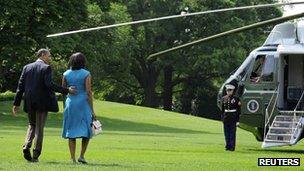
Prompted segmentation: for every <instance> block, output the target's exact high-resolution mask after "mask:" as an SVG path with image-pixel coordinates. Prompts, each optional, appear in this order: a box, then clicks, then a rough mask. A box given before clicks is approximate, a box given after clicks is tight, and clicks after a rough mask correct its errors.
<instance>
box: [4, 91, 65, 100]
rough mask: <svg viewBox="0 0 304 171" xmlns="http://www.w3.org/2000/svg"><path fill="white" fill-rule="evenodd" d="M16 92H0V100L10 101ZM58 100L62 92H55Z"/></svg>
mask: <svg viewBox="0 0 304 171" xmlns="http://www.w3.org/2000/svg"><path fill="white" fill-rule="evenodd" d="M15 95H16V93H14V92H11V91H6V92H4V93H0V101H12V100H14V98H15ZM56 96H57V99H58V101H62V99H63V96H62V94H59V93H56Z"/></svg>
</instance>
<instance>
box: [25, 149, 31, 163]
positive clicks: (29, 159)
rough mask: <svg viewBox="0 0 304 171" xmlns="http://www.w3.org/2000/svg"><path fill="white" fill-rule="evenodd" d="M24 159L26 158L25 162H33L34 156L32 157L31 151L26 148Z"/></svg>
mask: <svg viewBox="0 0 304 171" xmlns="http://www.w3.org/2000/svg"><path fill="white" fill-rule="evenodd" d="M23 157H24V158H25V160H27V161H32V156H31V151H30V149H28V148H24V149H23Z"/></svg>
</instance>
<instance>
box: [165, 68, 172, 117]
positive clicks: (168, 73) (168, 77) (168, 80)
mask: <svg viewBox="0 0 304 171" xmlns="http://www.w3.org/2000/svg"><path fill="white" fill-rule="evenodd" d="M172 73H173V68H172V66H171V65H168V66H166V67H165V68H164V90H163V91H164V92H163V105H164V110H169V111H171V110H172V94H173V93H172V91H173V86H172Z"/></svg>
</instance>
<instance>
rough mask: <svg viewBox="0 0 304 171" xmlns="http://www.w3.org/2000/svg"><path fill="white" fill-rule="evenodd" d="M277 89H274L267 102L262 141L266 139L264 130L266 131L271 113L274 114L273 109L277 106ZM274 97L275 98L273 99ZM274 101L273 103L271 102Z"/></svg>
mask: <svg viewBox="0 0 304 171" xmlns="http://www.w3.org/2000/svg"><path fill="white" fill-rule="evenodd" d="M277 90H278V87H277V88H276V89H275V91H274V93H273V94H272V96H271V98H270V101H269V104H268V105H267V107H266V112H265V125H264V140H265V138H266V130H267V127H268V125H269V123H270V120H271V117H272V115H273V112H274V109H275V107H276V104H277V101H278V97H279V96H278V95H279V93H278V91H277ZM274 96H275V98H274ZM273 101H274V102H273ZM272 102H273V105H272V109H271V112H270V115H269V109H270V107H271V103H272Z"/></svg>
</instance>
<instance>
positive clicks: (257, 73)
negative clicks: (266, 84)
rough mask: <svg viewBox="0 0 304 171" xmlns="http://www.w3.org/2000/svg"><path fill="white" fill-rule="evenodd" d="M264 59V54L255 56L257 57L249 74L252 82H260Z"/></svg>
mask: <svg viewBox="0 0 304 171" xmlns="http://www.w3.org/2000/svg"><path fill="white" fill-rule="evenodd" d="M264 61H265V55H262V56H257V58H256V59H255V62H254V66H253V69H252V72H251V75H250V81H251V82H252V83H258V82H260V80H261V75H262V68H263V65H264Z"/></svg>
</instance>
